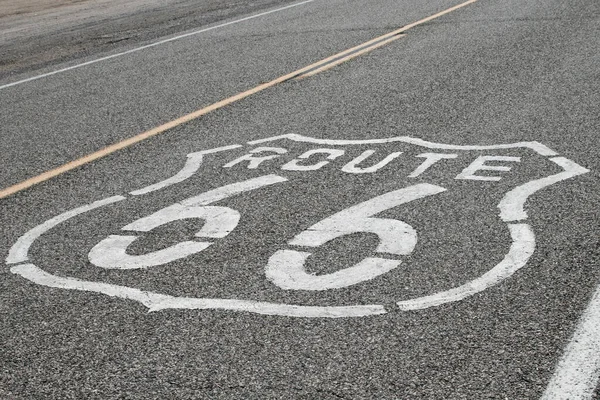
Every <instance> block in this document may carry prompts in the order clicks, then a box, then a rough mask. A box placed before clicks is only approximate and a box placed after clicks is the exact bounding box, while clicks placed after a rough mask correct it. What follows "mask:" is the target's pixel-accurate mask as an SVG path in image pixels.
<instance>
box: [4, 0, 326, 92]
mask: <svg viewBox="0 0 600 400" xmlns="http://www.w3.org/2000/svg"><path fill="white" fill-rule="evenodd" d="M314 1H316V0H304V1H301V2H299V3H294V4H290V5H288V6H285V7H280V8H276V9H274V10H269V11H265V12H262V13H258V14H254V15H250V16H248V17H244V18H240V19H236V20H234V21H229V22H224V23H222V24H218V25H214V26H209V27H208V28H204V29H200V30H197V31H193V32H188V33H184V34H182V35H178V36H174V37H172V38H168V39H163V40H159V41H158V42H154V43H150V44H147V45H144V46H140V47H135V48H133V49H129V50H126V51H122V52H120V53H115V54H111V55H110V56H106V57H101V58H97V59H95V60H90V61H86V62H84V63H80V64H76V65H72V66H70V67H66V68H61V69H57V70H55V71H51V72H47V73H45V74H40V75H36V76H32V77H30V78H26V79H22V80H20V81H16V82H11V83H7V84H5V85H0V90H2V89H7V88H9V87H12V86H17V85H20V84H22V83H27V82H31V81H35V80H38V79H42V78H46V77H48V76H52V75H56V74H61V73H63V72H67V71H71V70H74V69H77V68H81V67H85V66H87V65H92V64H96V63H99V62H102V61H106V60H111V59H113V58H117V57H121V56H124V55H127V54H131V53H136V52H138V51H142V50H146V49H149V48H151V47H155V46H159V45H161V44H165V43H169V42H174V41H176V40H179V39H184V38H187V37H190V36H194V35H198V34H200V33H204V32H208V31H212V30H215V29H219V28H223V27H226V26H229V25H233V24H237V23H240V22H244V21H248V20H251V19H255V18H258V17H263V16H265V15H269V14H273V13H276V12H280V11H284V10H287V9H290V8H293V7H298V6H301V5H304V4H308V3H312V2H314Z"/></svg>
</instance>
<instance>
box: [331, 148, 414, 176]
mask: <svg viewBox="0 0 600 400" xmlns="http://www.w3.org/2000/svg"><path fill="white" fill-rule="evenodd" d="M373 154H375V150H367V151H365V152H363V153H362V154H361V155H360V156H358V157H356V158H355V159H354V160H352V161H350V162H349V163H348V164H346V165H344V166H343V167H342V171H343V172H347V173H350V174H372V173H373V172H377V171H379V170H380V169H381V168H383V167H385V166H386V165H388V164H389V163H390V162H392V161H393V160H395V159H396V158H398V157H399V156H400V155H401V154H402V152H401V151H397V152H394V153H391V154H389V155H388V156H387V157H385V158H384V159H383V160H381V161H379V162H378V163H377V164H375V165H372V166H370V167H359V165H360V164H362V163H363V162H364V161H365V160H366V159H368V158H369V157H371V156H372V155H373Z"/></svg>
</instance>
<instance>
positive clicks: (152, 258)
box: [88, 175, 287, 269]
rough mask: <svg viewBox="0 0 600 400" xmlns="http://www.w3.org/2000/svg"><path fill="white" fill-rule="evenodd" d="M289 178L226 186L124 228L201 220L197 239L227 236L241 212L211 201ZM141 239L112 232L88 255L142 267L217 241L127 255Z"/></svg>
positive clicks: (116, 265) (113, 264)
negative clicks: (132, 245) (112, 233)
mask: <svg viewBox="0 0 600 400" xmlns="http://www.w3.org/2000/svg"><path fill="white" fill-rule="evenodd" d="M286 181H287V179H286V178H283V177H281V176H277V175H264V176H261V177H258V178H252V179H248V180H245V181H241V182H236V183H233V184H230V185H226V186H222V187H220V188H217V189H213V190H209V191H208V192H205V193H202V194H201V195H198V196H194V197H191V198H189V199H187V200H183V201H181V202H179V203H175V204H172V205H170V206H168V207H164V208H163V209H161V210H159V211H157V212H155V213H153V214H152V215H149V216H146V217H142V218H140V219H138V220H136V221H135V222H132V223H130V224H128V225H126V226H124V227H123V229H122V230H124V231H130V232H131V231H133V232H150V231H151V230H153V229H155V228H158V227H159V226H163V225H165V224H168V223H170V222H174V221H180V220H184V219H200V220H203V221H204V224H203V225H202V228H201V229H200V230H199V231H198V233H196V235H195V236H196V237H197V238H212V239H219V238H224V237H225V236H227V235H229V234H230V233H231V232H232V231H233V230H234V229H235V228H236V226H237V225H238V223H239V221H240V213H239V212H238V211H236V210H233V209H231V208H228V207H217V206H209V204H212V203H215V202H217V201H220V200H224V199H227V198H229V197H233V196H237V195H239V194H242V193H244V192H249V191H252V190H256V189H260V188H262V187H265V186H270V185H274V184H276V183H281V182H286ZM137 239H138V237H137V236H135V235H127V236H123V235H110V236H108V237H107V238H106V239H104V240H102V241H101V242H100V243H98V244H97V245H96V246H94V248H92V250H91V251H90V252H89V254H88V259H89V260H90V262H91V263H92V264H94V265H96V266H98V267H101V268H106V269H141V268H148V267H155V266H158V265H163V264H167V263H170V262H173V261H175V260H179V259H182V258H185V257H189V256H191V255H193V254H197V253H199V252H201V251H203V250H206V249H207V248H208V247H209V246H211V245H212V244H213V242H204V241H203V242H199V241H184V242H179V243H177V244H175V245H173V246H171V247H167V248H164V249H161V250H157V251H154V252H151V253H145V254H141V255H130V254H127V248H128V247H129V246H130V245H131V244H132V243H133V242H134V241H136V240H137Z"/></svg>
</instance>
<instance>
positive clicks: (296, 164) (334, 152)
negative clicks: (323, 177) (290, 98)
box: [281, 149, 344, 171]
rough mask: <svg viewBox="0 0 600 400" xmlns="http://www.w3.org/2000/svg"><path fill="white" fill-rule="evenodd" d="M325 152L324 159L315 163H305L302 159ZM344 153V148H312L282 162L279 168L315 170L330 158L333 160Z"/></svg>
mask: <svg viewBox="0 0 600 400" xmlns="http://www.w3.org/2000/svg"><path fill="white" fill-rule="evenodd" d="M318 154H326V155H327V157H326V158H325V160H324V161H319V162H318V163H316V164H306V163H304V160H307V159H309V158H311V157H312V156H314V155H318ZM343 155H344V150H339V149H312V150H309V151H307V152H305V153H303V154H301V155H299V156H298V158H297V159H295V160H292V161H290V162H288V163H287V164H284V165H283V166H282V167H281V169H282V170H284V171H316V170H318V169H321V168H323V167H324V166H326V165H327V164H329V162H330V161H331V160H335V159H336V158H338V157H341V156H343Z"/></svg>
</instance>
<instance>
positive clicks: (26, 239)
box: [6, 196, 125, 264]
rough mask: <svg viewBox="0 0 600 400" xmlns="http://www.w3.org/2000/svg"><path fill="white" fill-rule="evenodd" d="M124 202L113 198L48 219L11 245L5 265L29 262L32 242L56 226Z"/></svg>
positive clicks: (119, 198)
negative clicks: (109, 205) (97, 209)
mask: <svg viewBox="0 0 600 400" xmlns="http://www.w3.org/2000/svg"><path fill="white" fill-rule="evenodd" d="M123 200H125V197H123V196H113V197H109V198H107V199H104V200H98V201H95V202H93V203H91V204H87V205H85V206H82V207H78V208H75V209H73V210H70V211H67V212H64V213H62V214H60V215H57V216H56V217H54V218H51V219H49V220H48V221H46V222H44V223H43V224H41V225H38V226H36V227H35V228H33V229H31V230H30V231H29V232H27V233H26V234H24V235H23V236H21V237H20V238H19V240H17V242H16V243H15V244H14V245H13V247H12V248H11V249H10V251H9V252H8V257H6V263H7V264H18V263H22V262H25V261H29V256H28V254H27V253H28V251H29V248H30V247H31V245H32V244H33V242H35V241H36V240H37V239H39V238H40V236H42V235H43V234H44V233H46V232H48V231H49V230H50V229H52V228H54V227H56V226H57V225H59V224H61V223H63V222H65V221H67V220H69V219H71V218H73V217H75V216H77V215H79V214H83V213H86V212H88V211H92V210H95V209H96V208H100V207H104V206H106V205H108V204H113V203H116V202H118V201H123Z"/></svg>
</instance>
